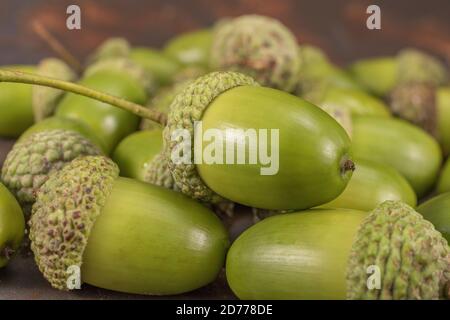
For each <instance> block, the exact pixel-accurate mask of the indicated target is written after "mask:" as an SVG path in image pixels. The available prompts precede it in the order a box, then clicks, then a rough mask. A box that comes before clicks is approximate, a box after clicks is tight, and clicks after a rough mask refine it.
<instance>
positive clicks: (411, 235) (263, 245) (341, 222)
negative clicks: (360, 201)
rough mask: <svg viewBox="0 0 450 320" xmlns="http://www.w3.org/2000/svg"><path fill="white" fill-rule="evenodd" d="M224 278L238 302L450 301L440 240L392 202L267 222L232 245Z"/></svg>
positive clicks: (449, 273) (449, 265) (448, 269)
mask: <svg viewBox="0 0 450 320" xmlns="http://www.w3.org/2000/svg"><path fill="white" fill-rule="evenodd" d="M226 274H227V280H228V284H229V285H230V287H231V289H232V290H233V292H234V293H235V294H236V295H237V296H238V297H239V298H241V299H383V300H384V299H439V298H450V292H447V291H446V285H448V284H449V281H450V250H449V246H448V244H447V241H446V240H445V239H444V238H443V237H442V235H441V234H440V233H439V232H438V231H436V230H435V229H434V227H433V225H432V224H431V223H430V222H428V221H426V220H424V219H423V218H422V216H421V215H420V214H418V213H417V212H415V211H414V210H413V209H412V208H411V207H409V206H407V205H406V204H403V203H401V202H399V201H386V202H384V203H383V204H381V205H380V206H378V207H377V208H376V209H375V210H374V211H372V212H371V213H370V214H366V213H364V212H361V211H354V210H345V209H314V210H308V211H303V212H297V213H287V214H282V215H277V216H273V217H270V218H267V219H265V220H263V221H261V222H259V223H257V224H256V225H254V226H252V227H250V228H249V229H247V230H246V231H245V232H244V233H243V234H242V235H241V236H240V237H239V238H238V239H237V240H236V241H235V242H234V243H233V244H232V246H231V248H230V250H229V252H228V255H227V262H226Z"/></svg>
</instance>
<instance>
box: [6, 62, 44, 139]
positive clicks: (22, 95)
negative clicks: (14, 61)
mask: <svg viewBox="0 0 450 320" xmlns="http://www.w3.org/2000/svg"><path fill="white" fill-rule="evenodd" d="M2 69H10V70H19V71H23V72H29V73H34V72H36V67H34V66H25V65H16V66H2V67H0V70H2ZM0 92H1V94H0V137H8V138H17V137H18V136H20V135H21V134H22V132H24V131H25V130H26V129H27V128H28V127H30V126H31V125H32V124H33V122H34V118H33V107H32V87H31V86H26V85H23V84H20V83H1V84H0Z"/></svg>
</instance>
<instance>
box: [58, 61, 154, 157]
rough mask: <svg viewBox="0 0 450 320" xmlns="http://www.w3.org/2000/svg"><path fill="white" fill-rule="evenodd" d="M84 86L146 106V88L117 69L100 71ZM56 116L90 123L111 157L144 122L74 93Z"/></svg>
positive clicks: (65, 98) (83, 80) (65, 100)
mask: <svg viewBox="0 0 450 320" xmlns="http://www.w3.org/2000/svg"><path fill="white" fill-rule="evenodd" d="M80 83H81V84H82V85H85V86H87V87H89V88H92V89H96V90H99V91H102V92H106V93H109V94H112V95H115V96H118V97H121V98H124V99H126V100H129V101H132V102H135V103H138V104H144V103H145V102H146V99H147V96H146V93H145V91H144V88H143V86H142V85H140V84H139V83H138V82H137V81H136V80H135V79H133V78H132V77H130V76H129V75H127V74H126V73H124V72H119V71H116V70H102V71H99V72H97V73H94V74H93V75H91V76H89V77H86V78H84V79H82V80H81V82H80ZM56 116H57V117H63V118H70V119H75V120H78V121H80V122H82V123H84V124H86V125H87V126H88V127H89V128H90V129H91V130H92V131H93V132H94V133H95V135H96V136H98V137H99V139H100V141H101V143H102V145H103V146H104V150H106V152H107V154H109V153H110V152H111V151H112V150H113V149H114V147H115V146H116V145H117V144H118V143H119V142H120V141H121V140H122V139H123V138H124V137H126V136H127V135H129V134H130V133H132V132H134V131H136V130H137V128H138V126H139V121H140V120H139V117H137V116H136V115H134V114H132V113H131V112H128V111H124V110H122V109H119V108H116V107H113V106H111V105H108V104H106V103H103V102H99V101H97V100H94V99H90V98H86V97H83V96H80V95H76V94H72V93H69V94H67V95H66V96H65V97H64V98H63V100H62V101H61V103H60V105H59V107H58V110H57V112H56Z"/></svg>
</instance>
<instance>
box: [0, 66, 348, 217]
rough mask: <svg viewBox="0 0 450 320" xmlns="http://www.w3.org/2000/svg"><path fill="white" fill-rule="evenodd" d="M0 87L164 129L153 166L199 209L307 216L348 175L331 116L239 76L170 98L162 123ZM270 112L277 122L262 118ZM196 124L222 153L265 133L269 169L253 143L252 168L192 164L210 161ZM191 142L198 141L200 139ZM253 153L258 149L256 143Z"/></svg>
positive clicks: (19, 77) (12, 78)
mask: <svg viewBox="0 0 450 320" xmlns="http://www.w3.org/2000/svg"><path fill="white" fill-rule="evenodd" d="M0 81H9V82H24V83H31V84H39V85H44V86H50V87H54V88H58V89H64V90H68V91H71V92H74V93H77V94H81V95H85V96H87V97H90V98H94V99H98V100H100V101H103V102H106V103H109V104H112V105H115V106H118V107H120V108H122V109H125V110H128V111H131V112H133V113H134V114H136V115H137V116H142V117H144V118H147V119H150V120H153V121H155V122H158V123H160V124H166V127H165V129H164V151H163V154H162V155H161V157H162V158H163V159H164V161H165V163H161V161H160V162H159V165H162V166H167V167H168V169H169V172H170V174H171V177H172V178H173V180H174V182H175V184H176V186H177V187H178V189H179V190H180V191H181V192H182V193H184V194H186V195H188V196H189V197H191V198H194V199H197V200H200V201H202V202H207V203H218V202H221V201H223V200H224V199H225V200H228V201H233V202H237V203H241V204H244V205H248V206H252V207H256V208H263V209H273V210H287V209H304V208H310V207H314V206H318V205H321V204H324V203H327V202H329V201H331V200H333V199H334V198H336V197H337V196H338V195H339V194H340V193H341V192H342V191H343V190H344V189H345V187H346V185H347V183H348V181H349V179H350V178H351V175H352V172H353V170H354V163H353V162H352V160H351V152H350V139H349V137H348V135H347V134H346V132H345V130H344V129H343V128H342V127H341V126H340V125H339V124H338V123H337V122H336V121H335V120H334V119H333V118H332V117H331V116H329V115H328V114H327V113H326V112H324V111H322V110H321V109H320V108H318V107H316V106H314V105H312V104H310V103H308V102H306V101H304V100H302V99H300V98H297V97H295V96H292V95H290V94H288V93H285V92H282V91H278V90H275V89H271V88H264V87H260V86H258V85H257V84H256V82H255V81H254V80H253V79H251V78H250V77H248V76H245V75H242V74H239V73H235V72H213V73H210V74H208V75H205V76H203V77H200V78H198V79H196V80H195V81H193V82H191V83H190V84H189V85H188V86H187V87H186V88H185V89H184V90H183V92H181V93H179V94H178V95H177V96H176V98H175V100H174V101H173V103H172V105H171V110H170V113H169V115H168V117H167V118H166V116H165V114H163V113H160V112H158V111H155V110H151V109H147V108H145V107H143V106H141V105H138V104H135V103H132V102H129V101H126V100H123V99H120V98H117V97H114V96H111V95H108V94H105V93H102V92H99V91H95V90H92V89H90V88H86V87H84V86H81V85H77V84H73V83H69V82H65V81H59V80H55V79H49V78H46V77H42V76H34V75H30V74H25V73H19V72H13V71H0ZM275 108H276V109H275ZM274 110H277V112H278V114H279V116H278V117H270V116H268V115H270V114H272V113H273V112H274ZM166 119H167V120H166ZM200 120H201V123H202V126H203V130H204V131H205V130H207V129H219V130H218V131H217V130H216V131H215V130H212V131H211V132H215V133H217V137H216V138H218V140H217V141H220V142H221V143H222V146H224V145H226V142H227V139H229V140H228V143H229V145H235V144H236V141H246V139H247V136H246V135H247V134H249V133H248V132H246V130H247V129H249V128H252V129H254V130H255V131H256V132H259V131H260V130H261V132H263V134H262V136H264V133H266V137H265V139H262V140H266V142H267V140H269V143H268V144H267V145H266V148H267V150H265V151H268V150H271V151H272V152H271V153H270V154H269V153H266V155H267V157H269V156H270V155H272V158H269V159H268V160H269V161H267V157H266V158H264V157H263V158H261V154H262V153H259V152H258V151H260V150H258V149H261V148H259V146H258V143H256V144H253V146H252V144H250V143H244V147H245V148H244V149H243V150H244V152H245V155H244V156H245V157H244V159H245V158H247V159H249V158H248V157H246V156H247V155H249V154H253V155H259V156H257V158H256V160H257V161H256V162H255V163H251V162H250V161H249V160H245V161H243V162H244V163H239V162H238V160H236V157H237V156H238V155H239V154H237V155H235V158H234V159H233V160H234V161H231V162H232V164H217V163H214V161H213V162H209V160H208V161H206V162H205V161H203V163H199V162H196V161H195V160H196V159H197V158H196V159H194V156H193V155H194V154H198V157H199V158H200V159H202V158H204V157H203V155H204V154H206V155H207V156H208V155H209V156H211V155H213V154H212V153H211V144H203V145H202V146H201V147H202V148H199V150H201V153H200V152H196V151H195V150H194V146H195V145H196V144H195V143H194V125H195V123H197V124H198V122H197V121H200ZM196 128H197V129H196V130H198V129H199V127H196ZM225 129H238V130H237V131H233V133H234V134H235V135H234V136H233V135H224V134H223V132H226V131H224V130H225ZM277 130H278V131H277ZM180 132H181V133H182V134H185V135H186V139H185V140H183V139H180V137H178V138H177V139H175V140H174V139H173V136H176V135H177V134H179V133H180ZM197 133H198V131H197ZM277 133H278V134H277ZM250 134H251V132H250ZM196 136H197V137H200V139H203V138H204V137H203V135H201V134H200V135H196ZM269 136H270V138H269ZM236 139H238V140H236ZM219 144H220V143H219ZM261 145H263V146H264V141H262V143H261ZM241 149H242V148H241ZM246 149H247V150H246ZM263 149H264V148H263ZM205 150H206V151H205ZM217 150H218V152H217V155H218V156H219V158H218V159H219V160H220V157H222V159H224V160H226V159H225V157H224V154H223V153H221V152H220V148H217ZM180 151H183V154H184V155H187V156H189V157H187V158H186V157H185V158H182V159H183V160H182V161H181V163H180V162H179V159H180V158H179V157H178V156H179V155H180V153H179V152H180ZM192 151H194V152H192ZM241 153H242V152H241ZM242 155H243V154H241V155H240V156H242ZM172 156H173V157H172ZM205 158H208V157H205ZM213 158H214V157H213ZM209 159H210V158H209ZM241 159H242V158H241ZM258 159H259V160H258ZM261 159H262V160H261ZM197 160H198V159H197ZM239 161H240V160H239ZM240 162H242V161H240ZM317 190H320V192H317Z"/></svg>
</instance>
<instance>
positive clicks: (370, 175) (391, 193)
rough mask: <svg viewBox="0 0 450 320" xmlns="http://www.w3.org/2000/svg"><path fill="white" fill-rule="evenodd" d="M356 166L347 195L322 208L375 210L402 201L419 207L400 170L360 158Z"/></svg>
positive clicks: (340, 196)
mask: <svg viewBox="0 0 450 320" xmlns="http://www.w3.org/2000/svg"><path fill="white" fill-rule="evenodd" d="M355 166H356V169H355V171H354V172H353V176H352V178H351V179H350V182H349V183H348V185H347V188H345V190H344V192H342V193H341V194H340V195H339V196H338V197H337V198H336V199H334V200H332V201H331V202H329V203H326V204H324V205H322V206H320V208H345V209H354V210H361V211H372V210H373V209H375V207H377V206H378V205H379V204H381V203H383V202H384V201H386V200H399V201H402V202H404V203H406V204H407V205H409V206H411V207H413V208H414V207H415V206H416V205H417V196H416V194H415V192H414V190H413V188H412V187H411V185H410V184H409V183H408V181H407V180H406V179H405V178H404V177H403V176H402V175H401V174H400V173H399V172H398V171H397V170H395V169H393V168H392V167H390V166H388V165H384V164H380V163H375V162H372V161H367V160H360V159H358V160H357V161H356V165H355Z"/></svg>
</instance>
